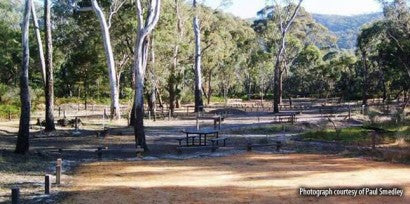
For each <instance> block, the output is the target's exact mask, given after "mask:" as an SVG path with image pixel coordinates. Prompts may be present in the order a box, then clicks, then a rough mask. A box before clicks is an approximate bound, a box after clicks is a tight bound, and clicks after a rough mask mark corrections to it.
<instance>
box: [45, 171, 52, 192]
mask: <svg viewBox="0 0 410 204" xmlns="http://www.w3.org/2000/svg"><path fill="white" fill-rule="evenodd" d="M50 189H51V183H50V175H48V174H46V175H45V177H44V193H45V194H50Z"/></svg>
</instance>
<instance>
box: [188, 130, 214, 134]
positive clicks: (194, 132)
mask: <svg viewBox="0 0 410 204" xmlns="http://www.w3.org/2000/svg"><path fill="white" fill-rule="evenodd" d="M182 132H183V133H186V134H215V133H219V130H207V129H204V130H196V129H189V130H182Z"/></svg>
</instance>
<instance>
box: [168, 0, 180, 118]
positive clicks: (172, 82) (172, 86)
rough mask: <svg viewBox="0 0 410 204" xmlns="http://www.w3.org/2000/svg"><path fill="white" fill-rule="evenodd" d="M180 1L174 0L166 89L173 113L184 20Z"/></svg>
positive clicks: (172, 112)
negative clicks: (173, 32) (174, 31)
mask: <svg viewBox="0 0 410 204" xmlns="http://www.w3.org/2000/svg"><path fill="white" fill-rule="evenodd" d="M180 4H181V1H180V0H175V15H176V21H175V23H176V26H175V27H176V39H177V40H176V42H175V45H174V52H173V55H172V66H171V69H170V74H169V79H168V91H169V110H170V111H171V114H172V115H174V108H175V105H176V104H175V102H176V95H177V90H178V85H179V84H178V80H177V79H178V76H177V73H176V72H177V69H178V64H179V60H180V59H179V54H180V44H181V42H182V40H183V37H184V21H183V19H182V18H183V15H184V14H183V13H181V12H182V11H181V6H180Z"/></svg>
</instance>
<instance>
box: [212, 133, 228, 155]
mask: <svg viewBox="0 0 410 204" xmlns="http://www.w3.org/2000/svg"><path fill="white" fill-rule="evenodd" d="M227 139H228V138H227V137H220V138H214V139H210V141H211V142H212V152H214V151H215V150H216V149H217V148H218V145H219V141H222V142H223V146H224V147H226V140H227Z"/></svg>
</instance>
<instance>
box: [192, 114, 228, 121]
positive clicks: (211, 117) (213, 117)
mask: <svg viewBox="0 0 410 204" xmlns="http://www.w3.org/2000/svg"><path fill="white" fill-rule="evenodd" d="M198 118H199V119H209V120H217V119H219V118H221V119H224V117H223V116H219V115H216V116H200V117H198Z"/></svg>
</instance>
